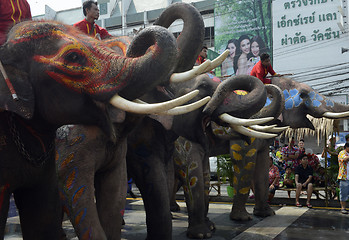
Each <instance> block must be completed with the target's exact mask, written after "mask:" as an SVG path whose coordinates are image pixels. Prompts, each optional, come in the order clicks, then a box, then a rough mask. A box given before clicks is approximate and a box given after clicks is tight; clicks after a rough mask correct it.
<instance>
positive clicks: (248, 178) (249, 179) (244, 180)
mask: <svg viewBox="0 0 349 240" xmlns="http://www.w3.org/2000/svg"><path fill="white" fill-rule="evenodd" d="M241 181H243V182H247V181H248V182H249V181H251V175H244V176H242V177H241Z"/></svg>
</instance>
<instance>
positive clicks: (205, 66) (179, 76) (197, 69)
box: [170, 50, 229, 83]
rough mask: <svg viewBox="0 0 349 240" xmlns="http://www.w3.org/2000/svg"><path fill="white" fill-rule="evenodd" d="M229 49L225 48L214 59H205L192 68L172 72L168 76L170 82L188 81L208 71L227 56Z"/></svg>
mask: <svg viewBox="0 0 349 240" xmlns="http://www.w3.org/2000/svg"><path fill="white" fill-rule="evenodd" d="M228 55H229V50H225V51H224V52H223V53H222V54H221V55H219V56H218V57H216V58H215V59H214V60H212V61H211V60H206V61H205V62H204V63H202V64H200V65H199V66H194V67H193V69H191V70H189V71H186V72H182V73H173V74H172V75H171V78H170V82H171V83H178V82H185V81H188V80H190V79H192V78H194V77H196V76H198V75H200V74H202V73H205V72H209V71H211V70H212V69H215V68H216V67H218V66H219V65H221V64H222V62H223V61H224V60H225V59H226V58H227V57H228Z"/></svg>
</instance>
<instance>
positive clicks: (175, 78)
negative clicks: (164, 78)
mask: <svg viewBox="0 0 349 240" xmlns="http://www.w3.org/2000/svg"><path fill="white" fill-rule="evenodd" d="M210 65H211V61H209V60H208V61H205V62H204V63H202V64H200V65H199V66H197V67H195V68H193V69H191V70H189V71H186V72H182V73H173V74H172V75H171V77H170V82H171V83H179V82H185V81H188V80H190V79H192V78H194V77H196V76H198V75H200V74H202V73H204V72H205V70H206V69H207V68H208V67H209V66H210Z"/></svg>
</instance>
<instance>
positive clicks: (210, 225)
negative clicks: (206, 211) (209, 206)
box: [205, 217, 216, 232]
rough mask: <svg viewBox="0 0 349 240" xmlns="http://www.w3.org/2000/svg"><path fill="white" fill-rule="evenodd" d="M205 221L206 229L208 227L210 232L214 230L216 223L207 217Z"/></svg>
mask: <svg viewBox="0 0 349 240" xmlns="http://www.w3.org/2000/svg"><path fill="white" fill-rule="evenodd" d="M205 222H206V225H207V227H208V229H210V231H211V232H215V231H216V225H215V224H214V222H212V221H211V220H210V219H209V218H208V217H207V218H206V219H205Z"/></svg>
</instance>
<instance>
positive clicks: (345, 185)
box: [337, 142, 349, 214]
mask: <svg viewBox="0 0 349 240" xmlns="http://www.w3.org/2000/svg"><path fill="white" fill-rule="evenodd" d="M348 161H349V143H348V142H347V143H345V144H344V150H342V151H340V152H339V154H338V164H339V170H338V177H337V179H338V180H339V189H340V191H339V200H340V203H341V213H343V214H348V211H347V210H346V209H345V208H346V201H347V200H348V195H349V179H348Z"/></svg>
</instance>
